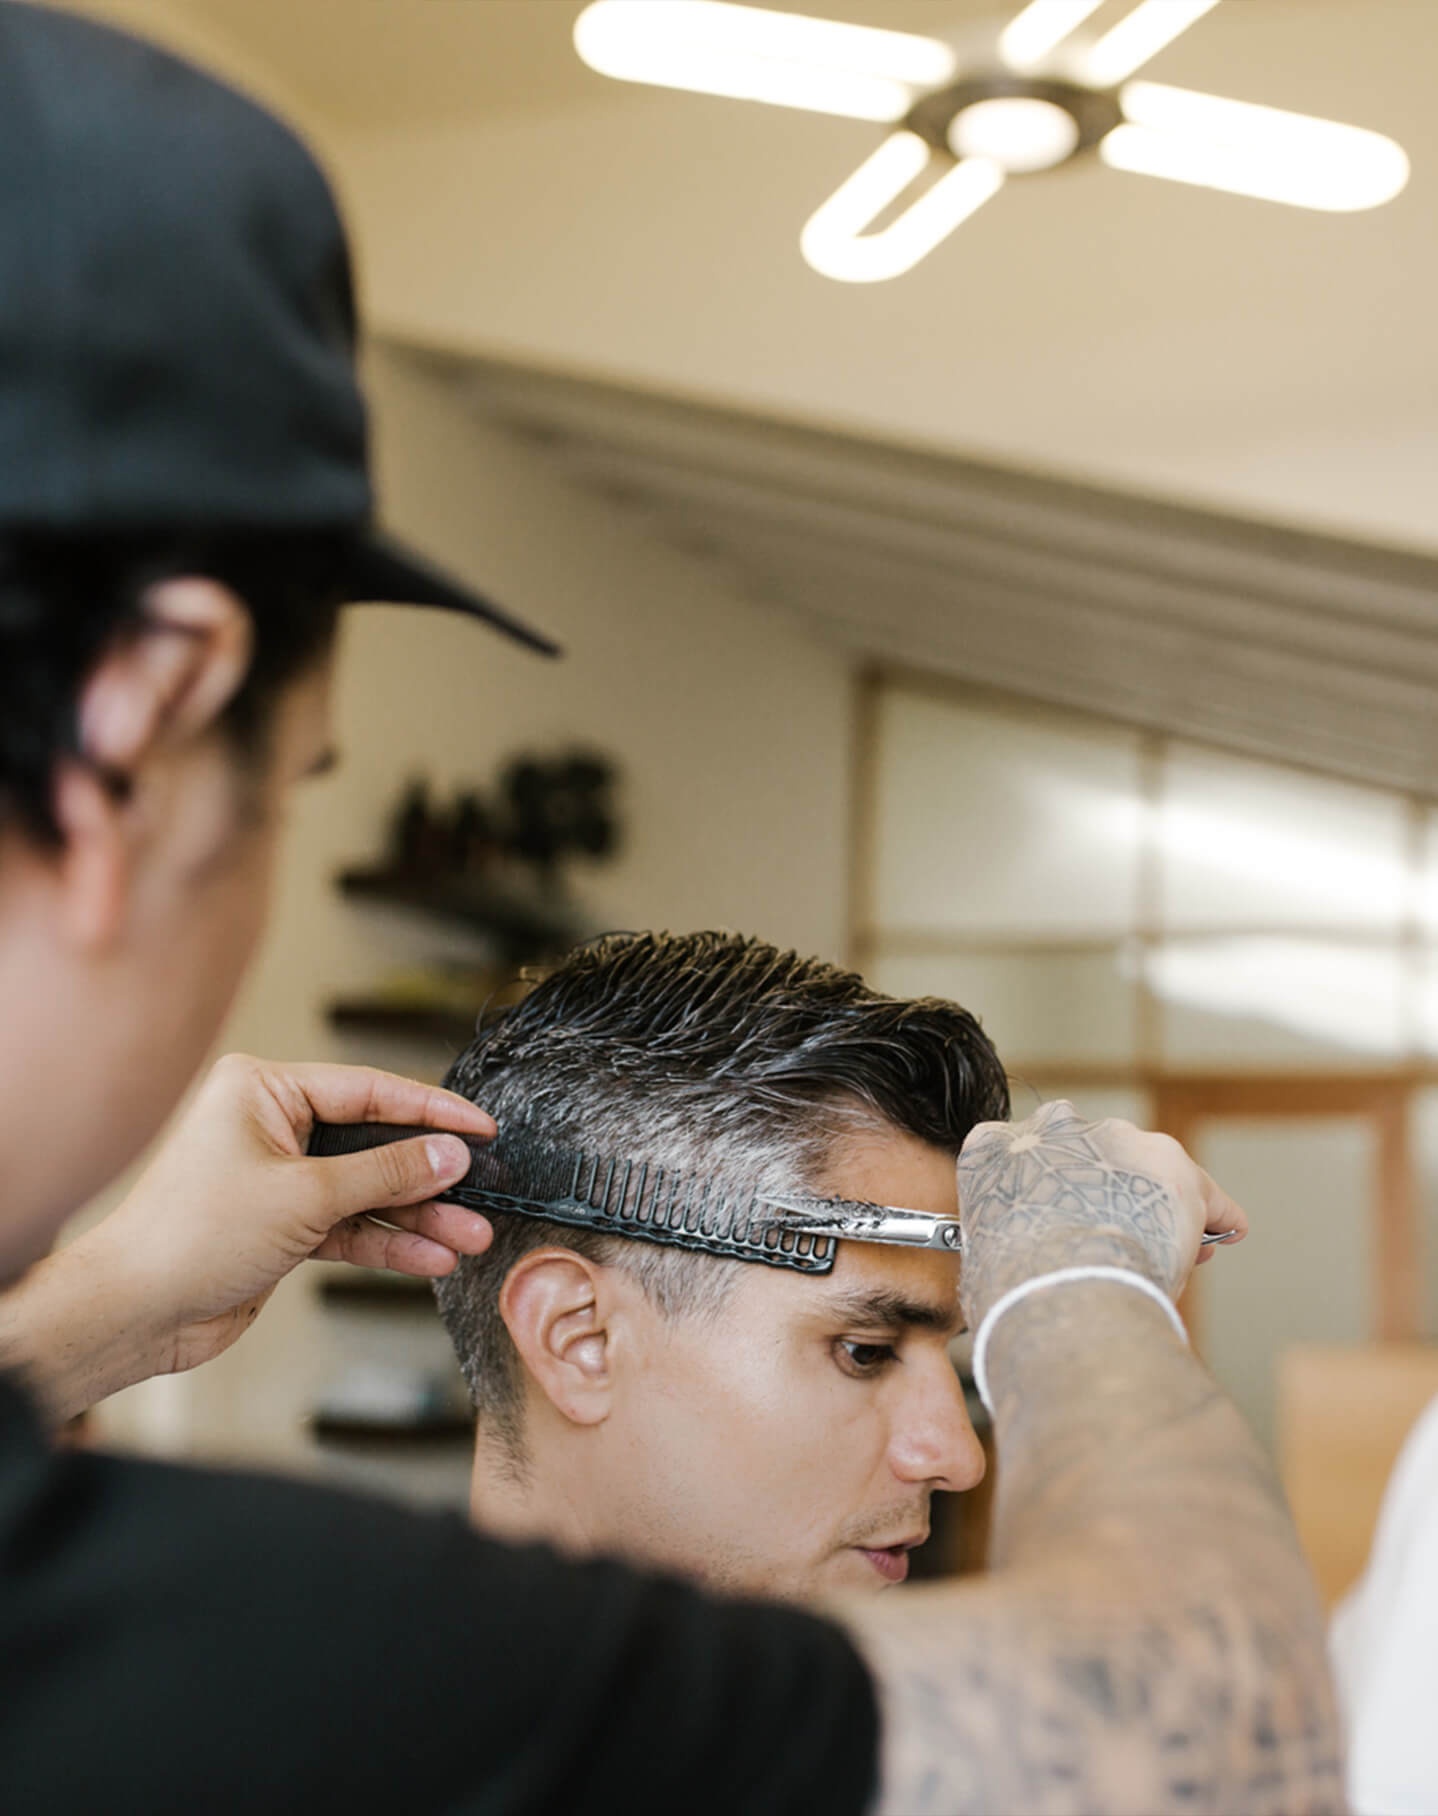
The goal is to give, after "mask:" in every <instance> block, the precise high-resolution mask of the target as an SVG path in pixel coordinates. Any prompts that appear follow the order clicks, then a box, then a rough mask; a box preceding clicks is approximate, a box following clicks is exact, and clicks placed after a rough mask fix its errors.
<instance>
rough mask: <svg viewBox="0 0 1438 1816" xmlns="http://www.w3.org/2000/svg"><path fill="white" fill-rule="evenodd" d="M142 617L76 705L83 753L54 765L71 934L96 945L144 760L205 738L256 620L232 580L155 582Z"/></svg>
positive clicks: (246, 658)
mask: <svg viewBox="0 0 1438 1816" xmlns="http://www.w3.org/2000/svg"><path fill="white" fill-rule="evenodd" d="M142 610H143V615H142V618H141V621H140V623H139V624H138V625H137V626H136V627H135V628H134V629H133V631H131V632H129V633H128V634H127V635H126V636H124V637H123V638H121V639H120V640H119V641H118V642H117V643H116V645H115V647H114V648H112V649H110V650H108V651H107V652H106V653H105V655H104V656H102V657H101V659H100V661H99V663H98V664H97V665H96V667H95V669H94V671H93V673H92V674H91V675H90V677H89V679H88V680H87V681H86V683H85V686H84V688H83V689H82V690H81V694H80V699H79V702H78V708H79V710H78V714H77V720H78V731H79V746H80V755H79V757H78V758H66V759H63V760H62V761H61V762H60V763H59V764H58V765H57V766H56V772H55V786H54V792H53V796H52V807H53V811H54V815H55V821H56V824H57V826H58V828H59V831H60V836H61V841H62V845H63V853H64V855H63V860H62V862H63V866H64V872H65V879H64V880H65V895H64V907H63V915H64V921H65V926H66V929H67V931H68V932H69V933H70V935H71V937H72V938H73V939H74V940H75V941H76V942H77V943H78V944H79V945H81V946H84V947H86V948H88V949H99V948H103V947H104V946H105V945H106V944H107V942H108V941H109V940H110V939H112V938H113V937H114V934H115V931H116V929H117V928H118V926H119V925H120V924H121V921H122V919H123V916H124V908H125V899H126V892H127V890H128V888H129V886H130V875H131V867H132V862H133V852H132V849H131V847H132V845H133V843H134V840H135V838H136V837H137V836H138V834H137V826H138V825H141V824H143V816H140V818H139V820H138V821H137V819H136V816H135V815H133V814H131V813H127V802H128V801H129V799H130V797H131V796H132V795H134V794H136V793H137V792H140V793H142V792H143V786H144V781H145V776H146V770H147V766H149V765H150V764H152V763H153V762H154V761H155V760H157V759H159V758H161V757H163V756H165V755H167V754H171V753H174V752H177V751H179V750H180V749H182V748H183V746H184V745H186V744H188V743H193V742H195V741H197V740H198V739H201V738H203V737H204V736H205V735H206V733H208V732H209V731H211V730H212V729H213V728H214V727H215V725H216V724H217V722H218V720H219V718H220V716H221V714H222V713H223V712H224V710H225V708H226V707H227V706H228V705H229V703H230V701H231V700H232V699H233V698H234V697H235V695H236V693H238V691H239V689H240V687H241V686H242V685H243V683H244V679H245V676H246V674H247V673H248V672H249V667H250V657H251V653H252V650H253V645H254V626H253V623H252V621H251V618H250V614H249V612H248V611H247V610H246V609H245V607H244V606H243V605H242V604H241V602H240V601H239V600H238V599H237V598H236V597H235V595H234V594H233V593H232V592H230V590H229V589H228V588H227V587H224V586H221V585H220V584H219V582H218V581H214V580H205V579H200V578H197V577H185V578H180V579H174V580H163V581H157V582H156V583H155V585H153V586H152V587H150V588H149V589H148V590H147V592H146V593H145V596H144V599H143V601H142Z"/></svg>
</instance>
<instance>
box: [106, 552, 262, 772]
mask: <svg viewBox="0 0 1438 1816" xmlns="http://www.w3.org/2000/svg"><path fill="white" fill-rule="evenodd" d="M141 609H142V616H141V619H140V623H139V624H138V626H137V627H136V628H135V630H134V632H133V633H132V634H131V635H128V636H126V637H125V638H123V639H122V640H121V641H120V643H119V644H118V645H117V646H116V647H115V648H114V649H112V650H111V651H110V652H109V653H108V654H107V655H106V656H104V657H103V659H102V660H101V662H100V663H99V665H98V667H97V668H96V669H95V672H94V673H93V674H92V675H91V676H90V678H89V680H88V681H87V682H86V684H85V688H84V691H83V692H82V694H81V696H80V712H79V726H80V749H81V752H82V753H83V755H84V756H85V757H86V758H87V759H88V760H89V761H90V762H91V763H93V764H94V765H95V766H96V768H98V769H100V770H102V771H108V772H110V773H111V774H113V775H118V776H122V777H128V776H133V774H134V772H135V771H136V770H137V769H138V768H140V767H141V766H142V765H143V763H144V761H145V759H146V757H148V756H149V755H151V754H152V753H153V752H154V751H155V750H156V749H158V748H159V747H161V746H162V745H165V744H180V743H184V742H186V741H187V740H189V739H192V738H196V737H202V736H203V735H204V734H205V733H206V732H207V731H209V730H210V729H211V728H212V727H213V726H214V724H215V722H216V721H217V720H218V718H219V717H220V714H221V713H222V712H223V711H224V710H225V708H226V707H227V706H228V705H229V703H230V701H231V700H232V699H233V698H234V696H235V695H236V693H238V691H239V689H240V685H241V683H242V682H243V681H244V678H245V675H246V673H247V672H248V670H249V666H250V656H251V653H252V650H253V644H254V625H253V622H252V620H251V618H250V614H249V613H248V612H247V611H246V610H245V607H244V606H243V605H242V604H241V603H240V601H239V600H238V599H237V598H236V597H235V595H234V594H233V593H232V592H231V591H230V590H229V588H228V587H224V586H221V585H220V583H219V582H218V581H216V580H205V579H200V578H198V577H193V576H192V577H184V578H179V579H174V580H161V581H157V582H156V583H155V585H153V586H152V587H150V588H149V589H148V590H147V591H146V593H145V596H144V599H143V601H142V607H141Z"/></svg>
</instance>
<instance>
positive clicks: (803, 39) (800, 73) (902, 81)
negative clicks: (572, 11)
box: [574, 0, 956, 121]
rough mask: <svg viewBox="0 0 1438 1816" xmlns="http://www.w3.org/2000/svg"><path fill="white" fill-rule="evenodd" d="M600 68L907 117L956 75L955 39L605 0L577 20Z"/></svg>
mask: <svg viewBox="0 0 1438 1816" xmlns="http://www.w3.org/2000/svg"><path fill="white" fill-rule="evenodd" d="M574 47H575V49H576V50H577V51H578V52H579V55H580V56H581V57H582V58H583V60H584V61H585V62H586V63H587V64H588V65H589V67H590V68H591V69H595V70H598V71H599V73H600V75H603V76H614V77H616V78H617V79H618V80H620V81H622V82H650V83H654V84H655V85H657V86H658V87H660V88H685V89H692V90H697V91H698V92H699V93H700V94H709V95H726V96H729V97H730V98H732V99H734V100H739V101H766V102H768V103H770V104H771V105H772V106H776V107H797V108H801V109H803V110H804V111H806V112H810V113H827V114H840V115H842V116H844V117H845V118H848V119H853V120H883V121H891V120H901V119H903V117H904V115H905V114H906V113H907V112H908V111H909V108H910V107H911V106H912V105H913V101H914V97H915V95H916V94H921V93H923V92H924V90H926V89H930V88H938V87H942V86H943V84H944V83H945V82H949V81H952V80H953V76H954V72H955V68H956V63H955V58H954V53H953V51H952V50H951V49H950V48H949V46H948V45H947V44H941V43H939V41H938V40H937V39H934V38H920V37H916V36H913V35H912V34H910V33H908V32H891V31H880V30H877V29H875V28H874V27H872V26H868V25H844V24H841V23H839V22H837V21H835V20H832V19H810V18H807V17H805V16H804V15H802V14H799V13H775V12H767V11H765V10H763V9H761V8H759V7H757V6H733V5H729V4H726V3H725V0H662V4H656V3H655V0H597V4H595V5H593V6H588V7H586V8H585V10H584V11H583V12H582V13H581V14H580V15H579V17H578V19H577V20H576V21H575V24H574Z"/></svg>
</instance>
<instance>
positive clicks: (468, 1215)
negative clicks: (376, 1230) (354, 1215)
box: [384, 1203, 494, 1255]
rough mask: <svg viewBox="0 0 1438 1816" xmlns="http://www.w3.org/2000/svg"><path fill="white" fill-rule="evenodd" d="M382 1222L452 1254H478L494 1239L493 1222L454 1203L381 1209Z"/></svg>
mask: <svg viewBox="0 0 1438 1816" xmlns="http://www.w3.org/2000/svg"><path fill="white" fill-rule="evenodd" d="M384 1218H385V1221H386V1223H394V1224H398V1225H399V1227H400V1228H401V1229H403V1230H413V1231H414V1233H415V1234H416V1235H417V1236H427V1237H428V1238H429V1240H430V1241H431V1242H438V1243H440V1244H441V1245H442V1246H443V1247H444V1248H446V1249H449V1250H450V1251H451V1252H452V1253H453V1254H456V1255H482V1254H483V1253H484V1252H485V1250H486V1249H487V1248H488V1247H489V1245H490V1243H491V1242H493V1241H494V1225H493V1224H492V1223H491V1222H490V1221H489V1219H488V1218H487V1217H482V1216H481V1215H480V1213H479V1212H478V1211H467V1210H465V1209H464V1208H463V1206H461V1205H458V1204H435V1203H430V1204H410V1205H402V1206H399V1207H398V1208H397V1209H395V1210H392V1211H386V1212H385V1213H384Z"/></svg>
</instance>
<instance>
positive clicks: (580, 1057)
mask: <svg viewBox="0 0 1438 1816" xmlns="http://www.w3.org/2000/svg"><path fill="white" fill-rule="evenodd" d="M445 1083H446V1084H447V1085H448V1086H449V1088H450V1089H451V1090H454V1091H459V1092H461V1093H462V1094H463V1095H464V1096H466V1097H469V1098H472V1099H473V1100H474V1101H475V1102H476V1103H480V1104H482V1105H483V1106H484V1107H485V1108H486V1109H487V1110H489V1111H490V1112H491V1114H492V1115H494V1116H495V1117H496V1118H497V1119H498V1122H499V1124H500V1127H501V1128H502V1129H503V1130H505V1132H506V1133H507V1134H515V1133H519V1132H521V1131H523V1132H528V1133H531V1134H533V1135H535V1136H537V1137H542V1138H543V1139H544V1140H546V1141H553V1142H556V1143H558V1144H560V1145H573V1146H582V1147H584V1148H585V1149H586V1150H588V1151H590V1152H597V1153H608V1154H614V1155H619V1156H623V1157H624V1158H626V1159H634V1160H640V1161H651V1162H656V1163H659V1164H661V1165H663V1166H665V1167H672V1168H675V1169H677V1170H679V1171H681V1172H688V1173H699V1172H704V1173H713V1174H722V1175H723V1176H724V1177H725V1178H729V1179H733V1180H735V1181H736V1183H742V1184H743V1185H744V1186H745V1188H746V1189H766V1190H773V1191H776V1192H783V1191H788V1192H794V1191H803V1190H808V1189H812V1187H813V1186H814V1184H815V1183H816V1182H817V1181H818V1179H819V1178H820V1176H821V1175H822V1172H823V1169H824V1167H825V1164H826V1162H827V1161H828V1160H829V1158H830V1157H831V1154H832V1151H833V1148H834V1145H835V1143H836V1142H837V1141H839V1140H840V1139H842V1138H843V1136H844V1135H846V1134H853V1133H856V1132H859V1131H862V1130H865V1129H875V1128H878V1129H897V1130H900V1131H902V1132H904V1133H906V1134H909V1135H915V1136H917V1137H918V1138H919V1140H921V1141H925V1142H928V1143H929V1144H930V1145H931V1146H933V1147H937V1148H942V1149H944V1150H945V1151H947V1152H948V1153H951V1154H954V1155H957V1154H958V1151H959V1149H960V1148H961V1147H962V1146H963V1143H964V1139H965V1137H966V1136H967V1135H968V1133H969V1131H970V1130H971V1129H972V1128H973V1127H974V1125H975V1124H976V1123H979V1122H989V1121H996V1120H1001V1119H1003V1118H1005V1117H1007V1115H1008V1113H1009V1093H1008V1082H1007V1080H1006V1078H1005V1076H1004V1069H1003V1066H1002V1065H1001V1063H1000V1061H999V1057H998V1055H997V1054H996V1053H995V1051H994V1048H993V1045H992V1044H991V1042H990V1041H989V1039H988V1037H987V1036H986V1035H985V1034H984V1032H983V1030H982V1029H981V1028H980V1026H979V1024H978V1023H977V1022H976V1021H975V1020H974V1018H973V1016H972V1015H970V1014H969V1013H968V1012H967V1011H966V1010H964V1009H961V1008H959V1007H958V1005H957V1004H955V1003H950V1002H943V1001H941V1000H939V999H938V998H936V997H924V998H921V999H919V1000H917V1001H911V1002H905V1001H902V1000H899V999H897V998H894V997H890V996H883V995H881V994H880V993H879V992H878V991H876V990H871V989H870V988H869V987H868V985H867V984H866V983H865V982H864V981H863V979H862V978H860V977H859V976H857V975H856V974H855V973H854V972H851V971H844V970H841V969H840V968H839V967H838V966H836V965H830V964H825V963H824V962H823V961H822V960H820V959H813V958H800V957H799V955H798V954H797V953H794V952H781V951H779V950H778V949H777V948H776V947H774V946H769V945H765V944H764V943H763V942H762V941H761V940H755V939H744V938H741V937H740V936H739V935H737V934H731V933H690V934H672V933H611V934H606V935H605V936H604V937H603V938H602V939H598V940H595V941H593V942H592V943H590V944H589V945H585V946H581V947H579V948H578V949H577V950H576V951H574V952H572V953H570V955H569V956H568V957H567V958H566V959H565V960H564V961H563V962H562V963H561V964H560V965H559V966H558V967H557V968H556V969H554V970H553V971H552V972H550V974H549V975H548V976H547V977H546V978H545V979H544V980H543V981H542V982H541V983H539V984H537V985H536V986H535V987H534V989H532V990H531V991H530V993H529V994H528V995H527V996H526V997H525V998H524V999H523V1000H522V1001H521V1002H520V1003H518V1004H517V1005H516V1006H515V1007H513V1008H510V1009H508V1010H505V1011H503V1012H502V1013H500V1014H499V1015H498V1016H496V1017H495V1019H494V1020H493V1021H491V1022H490V1023H489V1024H488V1025H487V1026H484V1027H482V1028H481V1030H480V1032H479V1034H478V1035H477V1036H476V1038H475V1039H474V1041H473V1042H472V1043H471V1044H470V1046H469V1047H467V1048H466V1049H465V1051H464V1052H463V1053H462V1054H461V1055H460V1057H459V1058H458V1059H457V1060H456V1061H455V1063H454V1065H453V1067H452V1068H451V1069H450V1072H449V1075H448V1077H447V1078H446V1080H445ZM493 1221H494V1225H495V1240H494V1244H493V1246H492V1248H491V1249H490V1251H489V1253H488V1254H486V1255H485V1256H484V1257H483V1258H482V1259H480V1260H461V1261H460V1263H459V1266H458V1267H457V1268H456V1269H455V1271H454V1272H453V1273H452V1274H450V1275H449V1276H448V1277H447V1278H445V1279H443V1280H440V1281H437V1282H436V1285H435V1292H436V1297H437V1299H438V1301H439V1307H440V1312H441V1314H442V1315H443V1318H444V1321H445V1325H446V1327H447V1329H448V1331H449V1334H450V1338H451V1340H452V1342H453V1343H454V1346H455V1349H456V1352H457V1353H458V1356H459V1359H460V1364H461V1366H462V1367H463V1369H464V1372H465V1378H466V1380H467V1381H468V1384H469V1388H470V1392H471V1394H472V1396H473V1398H474V1402H475V1406H476V1408H477V1409H478V1411H479V1414H480V1418H481V1422H482V1423H483V1424H484V1426H485V1428H486V1430H488V1431H490V1432H492V1433H493V1434H494V1435H496V1436H497V1437H498V1438H499V1439H500V1440H501V1442H502V1443H503V1444H505V1445H506V1447H507V1448H508V1449H509V1451H510V1453H511V1455H512V1456H513V1457H514V1458H515V1459H516V1462H517V1463H518V1462H522V1455H523V1449H522V1419H521V1414H522V1407H523V1382H522V1378H521V1374H520V1369H519V1361H518V1357H517V1355H516V1354H515V1351H514V1346H513V1344H512V1342H511V1341H510V1337H509V1333H508V1331H507V1329H506V1328H505V1325H504V1320H503V1318H502V1317H501V1316H500V1312H499V1296H500V1290H501V1288H502V1286H503V1283H504V1279H505V1276H506V1275H507V1274H508V1273H509V1271H510V1269H511V1268H512V1267H513V1266H514V1264H515V1262H516V1261H518V1260H519V1258H520V1257H521V1256H522V1255H524V1254H526V1253H528V1252H529V1251H530V1250H532V1249H535V1248H538V1247H541V1246H545V1245H548V1244H551V1243H552V1244H557V1245H558V1246H560V1247H563V1248H568V1249H572V1250H575V1251H577V1252H579V1253H582V1254H585V1255H588V1256H590V1257H592V1258H594V1259H596V1260H600V1261H604V1262H608V1263H614V1264H617V1265H619V1266H622V1267H624V1268H625V1269H626V1270H628V1271H629V1272H630V1273H632V1274H633V1275H635V1276H636V1277H637V1278H638V1279H639V1281H640V1282H641V1284H642V1285H643V1287H644V1289H645V1290H646V1292H648V1293H649V1295H650V1297H651V1298H652V1299H653V1300H654V1301H655V1303H656V1304H657V1305H658V1307H659V1309H660V1310H661V1312H663V1313H664V1314H665V1315H669V1316H673V1315H678V1314H679V1313H692V1312H696V1311H699V1312H702V1311H704V1310H706V1309H712V1308H714V1307H715V1306H717V1304H718V1303H719V1302H720V1301H721V1300H722V1298H723V1296H724V1294H725V1293H726V1292H727V1290H728V1287H729V1285H730V1284H732V1282H733V1280H734V1279H735V1278H736V1270H737V1269H739V1268H743V1267H745V1266H750V1265H753V1264H752V1263H746V1262H741V1261H724V1260H720V1259H718V1258H714V1257H710V1256H707V1255H696V1254H692V1253H689V1252H687V1251H684V1250H681V1249H668V1248H663V1247H660V1246H658V1245H655V1244H650V1243H643V1242H635V1241H630V1240H625V1239H624V1238H622V1237H614V1236H608V1235H597V1234H594V1233H593V1232H590V1231H587V1230H583V1231H581V1230H575V1229H569V1228H566V1227H563V1226H561V1225H558V1224H551V1223H546V1222H543V1221H541V1220H539V1219H536V1218H528V1217H519V1216H496V1217H495V1218H494V1219H493Z"/></svg>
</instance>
